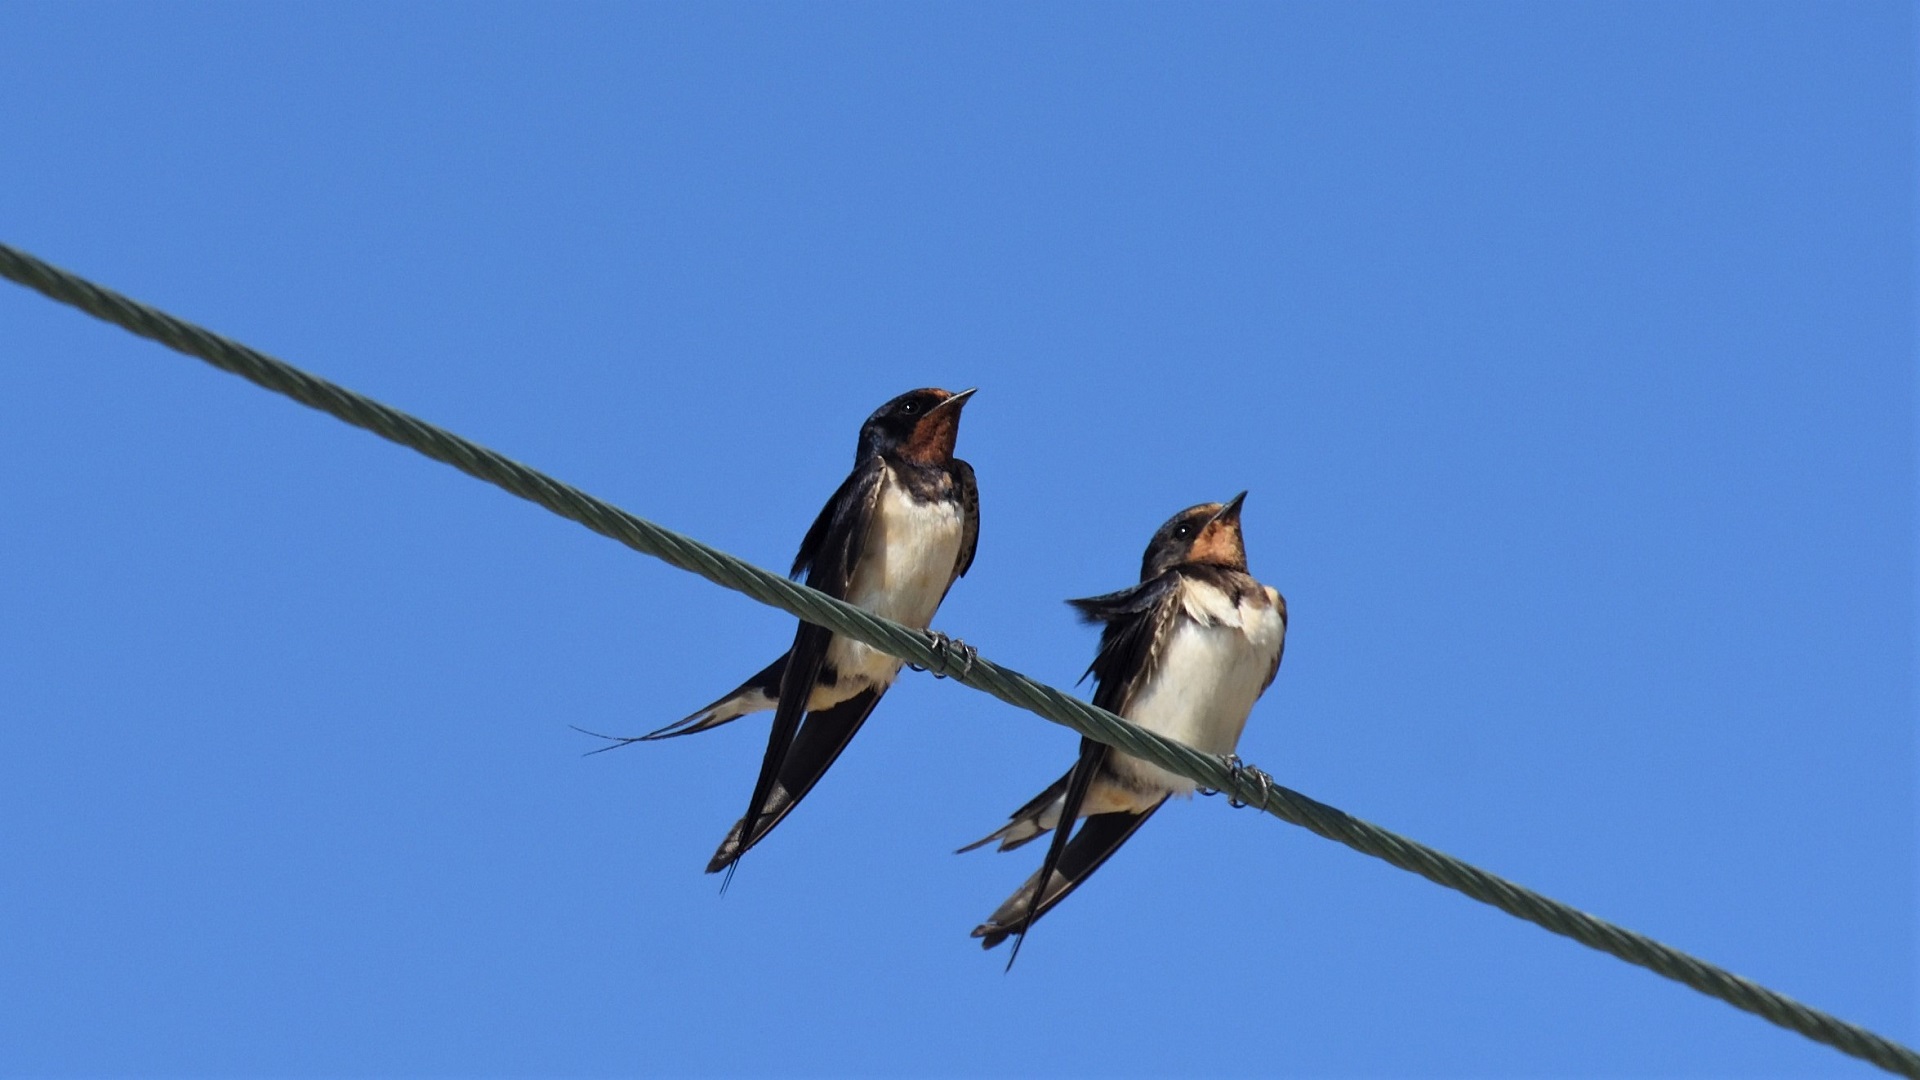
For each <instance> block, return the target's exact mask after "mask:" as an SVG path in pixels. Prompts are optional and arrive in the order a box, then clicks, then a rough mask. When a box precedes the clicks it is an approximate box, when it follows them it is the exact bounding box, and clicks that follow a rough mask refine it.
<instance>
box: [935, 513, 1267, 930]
mask: <svg viewBox="0 0 1920 1080" xmlns="http://www.w3.org/2000/svg"><path fill="white" fill-rule="evenodd" d="M1246 497H1247V493H1246V492H1244V491H1243V492H1241V493H1240V494H1238V495H1236V496H1234V497H1233V499H1232V501H1230V502H1227V503H1224V504H1222V503H1203V504H1201V505H1199V506H1195V507H1191V508H1189V509H1186V510H1182V511H1180V512H1179V513H1178V514H1175V515H1174V516H1173V517H1172V518H1171V519H1169V520H1168V521H1167V523H1166V524H1164V525H1162V526H1160V530H1159V531H1158V532H1156V533H1154V534H1153V540H1152V542H1151V543H1149V544H1148V545H1147V552H1146V556H1145V557H1144V558H1143V559H1142V560H1141V566H1140V583H1139V584H1138V585H1135V586H1133V587H1132V588H1130V589H1123V590H1121V591H1120V592H1115V593H1108V594H1106V595H1105V596H1095V597H1090V598H1088V599H1085V600H1069V601H1067V602H1068V603H1069V604H1071V605H1073V607H1075V608H1077V609H1078V610H1079V612H1080V617H1081V619H1082V620H1084V621H1086V622H1089V623H1100V624H1103V627H1104V628H1103V629H1102V630H1101V633H1100V646H1099V650H1098V652H1096V653H1095V654H1094V658H1093V664H1092V666H1090V667H1089V668H1088V669H1087V674H1088V675H1091V676H1093V678H1094V694H1093V703H1094V704H1095V705H1097V706H1099V707H1101V708H1103V709H1107V710H1109V711H1111V712H1114V713H1118V714H1119V715H1121V716H1123V717H1125V718H1127V719H1128V720H1131V721H1133V722H1134V723H1136V724H1138V725H1140V726H1141V727H1143V728H1146V729H1147V730H1148V731H1152V732H1155V733H1157V734H1159V735H1163V736H1165V737H1167V738H1169V739H1173V740H1175V741H1177V742H1182V743H1185V744H1187V745H1188V746H1191V747H1193V748H1194V749H1195V750H1199V751H1202V752H1203V753H1208V754H1228V755H1230V754H1232V753H1233V751H1234V748H1235V747H1236V746H1237V745H1239V742H1240V732H1241V731H1242V729H1244V728H1245V727H1246V724H1247V714H1248V713H1249V712H1251V711H1252V710H1253V703H1254V702H1255V701H1257V700H1258V699H1259V697H1260V695H1261V694H1262V693H1264V692H1266V689H1267V687H1268V686H1269V685H1270V684H1272V682H1273V677H1274V675H1275V674H1276V673H1277V672H1278V671H1279V670H1280V654H1281V652H1282V651H1283V650H1284V648H1285V646H1286V637H1287V602H1286V600H1285V599H1283V598H1282V597H1281V595H1280V594H1279V593H1278V592H1276V591H1274V590H1273V589H1272V588H1270V587H1268V586H1266V585H1262V584H1260V582H1258V581H1255V580H1254V579H1253V577H1252V576H1251V575H1250V574H1248V573H1247V549H1246V544H1245V541H1244V538H1243V537H1242V536H1241V532H1240V505H1241V503H1242V502H1243V501H1244V500H1245V499H1246ZM1196 787H1197V785H1195V784H1194V782H1193V781H1192V780H1189V779H1187V778H1186V777H1184V776H1178V775H1175V774H1173V773H1170V772H1168V771H1166V770H1165V769H1162V768H1160V767H1159V766H1158V765H1155V764H1153V763H1151V762H1147V761H1143V760H1141V759H1139V758H1137V757H1134V756H1132V755H1130V754H1126V753H1122V752H1121V751H1119V750H1115V749H1112V748H1111V747H1108V746H1107V745H1106V744H1104V743H1099V742H1095V741H1094V740H1092V739H1088V738H1082V739H1081V740H1080V758H1079V760H1078V761H1077V762H1075V763H1074V766H1073V768H1072V769H1070V770H1068V772H1067V774H1066V775H1065V776H1062V777H1061V778H1060V779H1059V780H1056V781H1055V782H1054V783H1053V785H1052V786H1050V787H1048V788H1047V789H1046V790H1045V791H1043V792H1041V793H1040V794H1039V795H1038V796H1036V797H1035V798H1034V799H1033V800H1032V801H1031V802H1029V803H1027V804H1026V805H1025V806H1022V807H1021V808H1020V809H1018V810H1016V811H1014V813H1013V818H1012V820H1011V821H1009V822H1008V823H1007V824H1006V825H1005V826H1003V827H1002V828H1000V829H998V830H996V831H994V832H993V833H992V834H990V835H988V836H986V837H984V838H982V839H980V840H978V841H975V842H974V843H971V844H968V845H967V846H966V847H963V848H961V849H960V850H961V851H972V850H973V849H975V848H978V847H981V846H983V845H985V844H988V843H991V842H993V841H996V840H997V841H999V843H1000V850H1001V851H1007V850H1010V849H1012V848H1016V847H1019V846H1020V845H1022V844H1025V843H1026V842H1028V841H1030V840H1032V839H1034V838H1035V837H1037V836H1039V835H1040V834H1042V833H1044V832H1046V831H1047V830H1049V829H1052V830H1054V834H1053V841H1052V843H1051V844H1050V845H1049V847H1048V849H1047V855H1046V858H1045V859H1044V860H1043V861H1042V862H1041V864H1040V872H1039V873H1037V874H1035V875H1034V876H1033V877H1031V878H1029V879H1028V880H1027V882H1026V884H1025V885H1022V886H1021V887H1020V889H1019V890H1018V891H1016V892H1015V893H1014V894H1013V895H1012V896H1010V897H1008V898H1007V901H1006V902H1005V903H1003V904H1001V905H1000V907H999V908H998V909H997V910H996V911H994V913H993V914H992V915H989V916H988V917H987V921H986V922H983V923H981V924H980V925H979V926H978V927H976V928H975V929H974V931H973V936H974V937H977V938H980V939H981V945H982V946H984V947H985V948H989V949H991V948H993V947H994V946H995V945H998V944H1000V943H1001V942H1002V941H1005V940H1006V939H1007V938H1008V937H1009V936H1014V937H1015V941H1014V946H1013V948H1014V952H1013V955H1014V956H1018V955H1019V951H1020V941H1021V940H1022V939H1024V937H1025V935H1026V932H1027V930H1028V928H1030V927H1031V926H1032V925H1033V923H1034V920H1036V919H1038V918H1040V916H1042V915H1045V914H1046V913H1047V912H1048V911H1050V910H1052V909H1053V907H1054V906H1055V905H1057V904H1058V903H1060V901H1061V900H1064V899H1065V898H1066V897H1067V894H1069V893H1071V892H1072V891H1073V890H1074V889H1076V888H1078V887H1079V885H1080V883H1081V882H1083V881H1085V880H1086V879H1087V877H1088V875H1090V874H1092V873H1093V872H1094V871H1095V870H1097V869H1099V868H1100V864H1101V863H1103V862H1105V861H1106V860H1107V857H1108V856H1110V855H1112V854H1113V853H1114V852H1115V851H1116V850H1118V849H1119V847H1120V845H1121V844H1123V843H1125V842H1126V840H1127V838H1128V837H1130V836H1132V835H1133V833H1134V830H1136V829H1138V828H1140V826H1141V825H1143V824H1145V822H1146V820H1147V819H1148V818H1149V817H1152V816H1153V812H1154V811H1156V810H1158V809H1160V807H1161V805H1162V804H1164V803H1165V802H1166V801H1167V799H1168V798H1169V797H1170V796H1173V795H1184V796H1189V797H1190V796H1191V795H1192V794H1193V792H1194V791H1195V789H1196ZM1083 817H1084V818H1085V819H1086V823H1085V824H1084V825H1081V826H1080V828H1079V831H1078V832H1073V834H1072V838H1071V839H1069V838H1068V834H1069V833H1070V832H1072V830H1073V826H1074V823H1075V822H1077V821H1078V820H1079V819H1080V818H1083ZM1041 882H1045V883H1046V888H1045V889H1044V890H1042V889H1041V887H1040V883H1041ZM1007 964H1008V966H1009V967H1011V966H1012V964H1013V961H1012V959H1011V958H1009V959H1008V961H1007Z"/></svg>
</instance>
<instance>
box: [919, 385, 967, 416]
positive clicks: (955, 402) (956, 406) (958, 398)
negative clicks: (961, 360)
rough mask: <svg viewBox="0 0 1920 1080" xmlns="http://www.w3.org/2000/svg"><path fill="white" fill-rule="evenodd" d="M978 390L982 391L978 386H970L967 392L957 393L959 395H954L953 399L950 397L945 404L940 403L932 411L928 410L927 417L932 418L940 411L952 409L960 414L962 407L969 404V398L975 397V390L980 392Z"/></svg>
mask: <svg viewBox="0 0 1920 1080" xmlns="http://www.w3.org/2000/svg"><path fill="white" fill-rule="evenodd" d="M978 389H980V388H979V387H977V386H969V387H967V388H966V389H965V390H962V391H960V392H959V393H957V394H954V395H953V396H952V397H949V398H948V399H947V400H945V401H943V402H941V403H940V404H938V405H935V406H934V407H933V408H931V409H928V410H927V415H928V416H932V415H933V414H934V413H937V412H939V411H940V410H941V409H946V408H951V409H953V410H954V411H955V412H959V411H960V406H962V405H965V404H966V403H967V399H968V398H970V397H972V396H973V392H974V391H975V390H978Z"/></svg>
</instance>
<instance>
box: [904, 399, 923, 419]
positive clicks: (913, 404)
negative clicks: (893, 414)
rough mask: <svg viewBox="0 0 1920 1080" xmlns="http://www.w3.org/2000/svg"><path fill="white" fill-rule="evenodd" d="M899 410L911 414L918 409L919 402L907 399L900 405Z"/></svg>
mask: <svg viewBox="0 0 1920 1080" xmlns="http://www.w3.org/2000/svg"><path fill="white" fill-rule="evenodd" d="M900 411H901V412H903V413H906V414H907V415H908V416H912V415H913V414H915V413H917V412H919V411H920V403H919V402H917V401H909V402H907V403H906V404H905V405H902V406H900Z"/></svg>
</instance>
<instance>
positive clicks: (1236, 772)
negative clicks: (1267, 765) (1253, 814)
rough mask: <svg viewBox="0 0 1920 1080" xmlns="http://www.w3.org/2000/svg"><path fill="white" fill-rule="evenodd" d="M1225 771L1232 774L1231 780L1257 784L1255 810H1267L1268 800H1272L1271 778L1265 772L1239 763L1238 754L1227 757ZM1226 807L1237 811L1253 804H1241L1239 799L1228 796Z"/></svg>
mask: <svg viewBox="0 0 1920 1080" xmlns="http://www.w3.org/2000/svg"><path fill="white" fill-rule="evenodd" d="M1227 771H1228V772H1229V773H1232V774H1233V778H1234V779H1236V780H1245V779H1251V780H1253V782H1254V783H1256V784H1259V785H1260V804H1259V806H1257V807H1256V809H1259V810H1265V809H1266V808H1267V802H1268V800H1270V799H1272V798H1273V777H1271V776H1268V775H1267V773H1266V771H1265V770H1263V769H1261V768H1259V767H1257V766H1254V765H1249V764H1247V763H1246V762H1244V761H1241V760H1240V755H1239V754H1228V755H1227ZM1227 805H1228V806H1231V807H1233V808H1234V809H1235V810H1238V809H1240V808H1241V807H1243V806H1253V805H1254V804H1252V803H1244V802H1241V801H1240V800H1239V799H1237V798H1234V797H1233V796H1231V795H1229V796H1228V797H1227Z"/></svg>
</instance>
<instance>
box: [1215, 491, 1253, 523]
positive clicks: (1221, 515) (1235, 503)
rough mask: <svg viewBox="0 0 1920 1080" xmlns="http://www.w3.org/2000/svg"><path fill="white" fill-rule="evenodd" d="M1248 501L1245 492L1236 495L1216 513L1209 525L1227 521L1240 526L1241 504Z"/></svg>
mask: <svg viewBox="0 0 1920 1080" xmlns="http://www.w3.org/2000/svg"><path fill="white" fill-rule="evenodd" d="M1246 501H1247V493H1246V492H1244V491H1243V492H1241V493H1240V494H1238V495H1235V496H1234V497H1233V498H1231V499H1229V500H1227V505H1225V506H1223V507H1221V508H1220V509H1219V510H1218V511H1216V512H1215V513H1214V515H1213V517H1212V518H1210V519H1208V521H1207V524H1209V525H1211V524H1213V523H1214V522H1216V521H1225V522H1228V523H1229V524H1238V523H1239V521H1240V504H1241V503H1243V502H1246Z"/></svg>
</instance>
